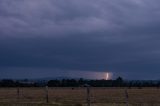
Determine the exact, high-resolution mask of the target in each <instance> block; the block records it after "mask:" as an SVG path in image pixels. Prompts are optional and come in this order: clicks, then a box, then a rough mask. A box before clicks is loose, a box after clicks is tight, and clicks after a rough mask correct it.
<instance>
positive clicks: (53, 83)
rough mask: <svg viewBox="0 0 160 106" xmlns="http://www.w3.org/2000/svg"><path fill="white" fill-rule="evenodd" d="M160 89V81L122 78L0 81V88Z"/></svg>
mask: <svg viewBox="0 0 160 106" xmlns="http://www.w3.org/2000/svg"><path fill="white" fill-rule="evenodd" d="M86 85H89V86H92V87H129V88H130V87H139V88H141V87H160V81H152V80H151V81H149V80H148V81H146V80H145V81H142V80H132V81H126V80H125V81H124V80H123V79H122V78H121V77H118V78H117V79H115V80H86V79H82V78H80V79H62V80H49V81H29V80H21V81H20V80H11V79H3V80H0V87H42V86H49V87H83V86H86Z"/></svg>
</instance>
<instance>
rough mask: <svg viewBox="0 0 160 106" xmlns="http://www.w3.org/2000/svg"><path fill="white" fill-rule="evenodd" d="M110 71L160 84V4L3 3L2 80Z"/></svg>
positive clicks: (152, 0) (108, 0) (128, 0)
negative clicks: (158, 80)
mask: <svg viewBox="0 0 160 106" xmlns="http://www.w3.org/2000/svg"><path fill="white" fill-rule="evenodd" d="M107 71H109V72H112V73H113V76H122V77H124V78H125V79H160V1H159V0H0V78H40V77H56V76H67V75H70V74H67V73H71V72H73V73H75V74H73V73H72V74H71V75H70V76H74V77H75V76H78V77H84V76H85V74H86V72H89V73H90V72H107ZM79 72H80V73H81V74H78V73H79ZM83 72H84V75H83ZM76 73H77V74H76ZM85 77H86V76H85Z"/></svg>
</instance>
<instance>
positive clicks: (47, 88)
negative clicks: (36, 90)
mask: <svg viewBox="0 0 160 106" xmlns="http://www.w3.org/2000/svg"><path fill="white" fill-rule="evenodd" d="M48 102H49V101H48V86H46V103H48Z"/></svg>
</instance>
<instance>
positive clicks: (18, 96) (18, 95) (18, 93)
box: [17, 87, 20, 101]
mask: <svg viewBox="0 0 160 106" xmlns="http://www.w3.org/2000/svg"><path fill="white" fill-rule="evenodd" d="M19 99H20V90H19V87H18V88H17V100H18V101H19Z"/></svg>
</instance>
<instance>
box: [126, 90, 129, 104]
mask: <svg viewBox="0 0 160 106" xmlns="http://www.w3.org/2000/svg"><path fill="white" fill-rule="evenodd" d="M128 98H129V96H128V91H127V89H125V99H126V106H128V105H129V104H128Z"/></svg>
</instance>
